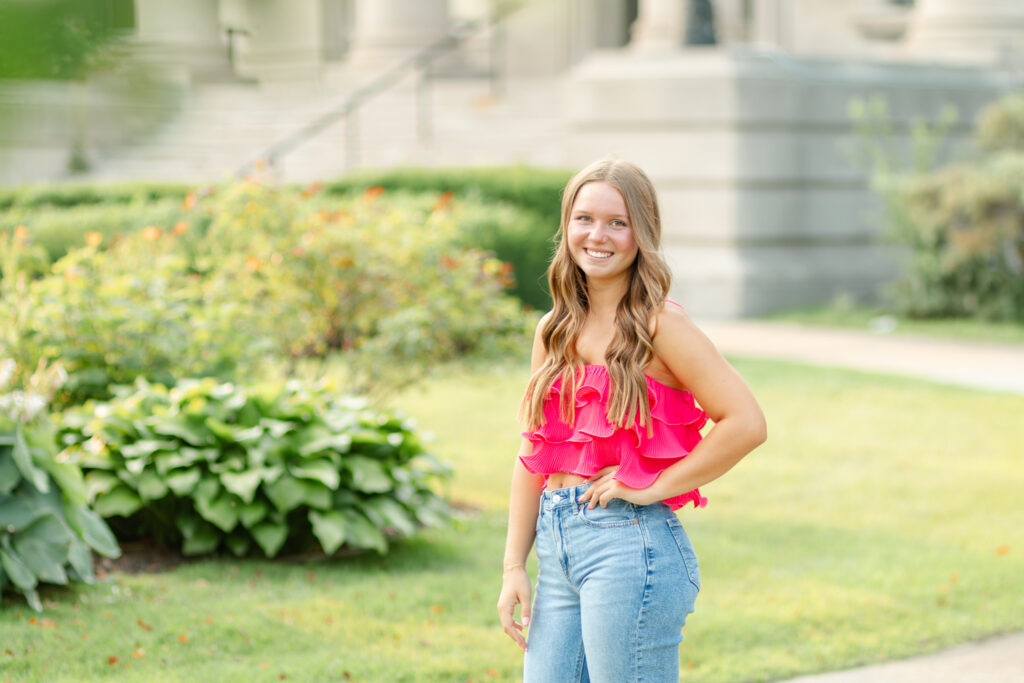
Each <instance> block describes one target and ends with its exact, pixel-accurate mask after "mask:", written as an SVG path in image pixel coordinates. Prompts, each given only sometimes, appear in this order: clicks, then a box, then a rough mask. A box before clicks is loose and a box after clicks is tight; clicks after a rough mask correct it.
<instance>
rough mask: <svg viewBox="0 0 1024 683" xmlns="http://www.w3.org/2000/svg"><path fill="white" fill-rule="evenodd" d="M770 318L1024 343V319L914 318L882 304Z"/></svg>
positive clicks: (807, 310)
mask: <svg viewBox="0 0 1024 683" xmlns="http://www.w3.org/2000/svg"><path fill="white" fill-rule="evenodd" d="M768 319H769V320H775V321H778V322H787V323H797V324H801V325H817V326H825V327H842V328H847V329H858V330H863V331H869V330H870V331H873V332H877V331H879V329H880V328H881V329H882V330H884V331H885V332H891V333H894V334H912V335H917V336H923V337H939V338H942V339H963V340H969V341H988V342H1000V343H1004V344H1024V323H1019V322H1018V323H1015V322H986V321H983V320H971V319H967V318H963V319H957V318H940V319H934V320H927V319H914V318H908V317H906V316H900V315H896V314H893V313H892V312H890V311H886V310H884V309H881V308H872V307H869V306H854V305H852V304H849V303H843V302H839V303H836V304H834V305H831V306H824V307H818V308H804V309H798V310H792V311H784V312H780V313H775V314H773V315H770V316H768Z"/></svg>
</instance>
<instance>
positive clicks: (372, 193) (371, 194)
mask: <svg viewBox="0 0 1024 683" xmlns="http://www.w3.org/2000/svg"><path fill="white" fill-rule="evenodd" d="M382 194H384V188H383V187H381V186H380V185H374V186H373V187H368V188H366V192H364V193H363V199H367V200H373V199H376V198H377V197H379V196H381V195H382Z"/></svg>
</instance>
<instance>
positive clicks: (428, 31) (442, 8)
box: [346, 0, 449, 69]
mask: <svg viewBox="0 0 1024 683" xmlns="http://www.w3.org/2000/svg"><path fill="white" fill-rule="evenodd" d="M448 30H449V19H448V3H447V0H356V8H355V27H354V31H353V34H352V48H351V50H350V52H349V56H348V59H347V60H346V66H347V67H349V68H356V69H363V68H373V69H378V68H386V67H387V66H388V65H391V64H394V63H395V62H397V61H399V60H401V59H404V58H406V57H408V56H409V55H411V54H413V53H414V52H416V51H417V50H421V49H423V48H424V47H427V46H428V45H430V44H432V43H435V42H437V41H438V40H441V39H442V38H444V36H445V35H446V34H447V33H448Z"/></svg>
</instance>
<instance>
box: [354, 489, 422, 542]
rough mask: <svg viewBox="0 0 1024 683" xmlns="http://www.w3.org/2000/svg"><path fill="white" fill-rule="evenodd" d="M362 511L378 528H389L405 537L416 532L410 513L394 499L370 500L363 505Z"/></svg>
mask: <svg viewBox="0 0 1024 683" xmlns="http://www.w3.org/2000/svg"><path fill="white" fill-rule="evenodd" d="M363 511H364V512H365V513H366V516H367V517H369V518H370V519H371V520H373V522H374V523H376V524H377V526H379V527H391V528H392V529H394V530H395V531H397V532H398V533H400V534H403V535H405V536H411V535H412V534H413V533H415V531H416V523H415V522H414V518H413V515H412V513H410V512H409V511H408V510H406V509H405V507H404V506H403V505H402V504H401V503H399V502H398V501H396V500H395V499H394V498H388V497H386V496H375V497H373V498H370V499H368V500H367V501H366V502H365V503H364V504H363Z"/></svg>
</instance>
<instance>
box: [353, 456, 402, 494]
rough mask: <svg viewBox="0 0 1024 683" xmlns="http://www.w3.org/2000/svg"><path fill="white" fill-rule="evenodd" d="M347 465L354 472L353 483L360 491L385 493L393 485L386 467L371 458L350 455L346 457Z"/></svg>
mask: <svg viewBox="0 0 1024 683" xmlns="http://www.w3.org/2000/svg"><path fill="white" fill-rule="evenodd" d="M345 467H346V468H348V471H349V472H351V473H352V484H353V487H354V488H355V489H356V490H358V491H364V492H366V493H384V492H385V491H389V490H390V489H391V487H392V485H393V483H392V481H391V477H389V476H388V474H387V472H385V470H384V467H383V466H382V465H381V464H380V463H379V462H377V461H376V460H372V459H371V458H367V457H364V456H361V455H350V456H348V457H347V458H345Z"/></svg>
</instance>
